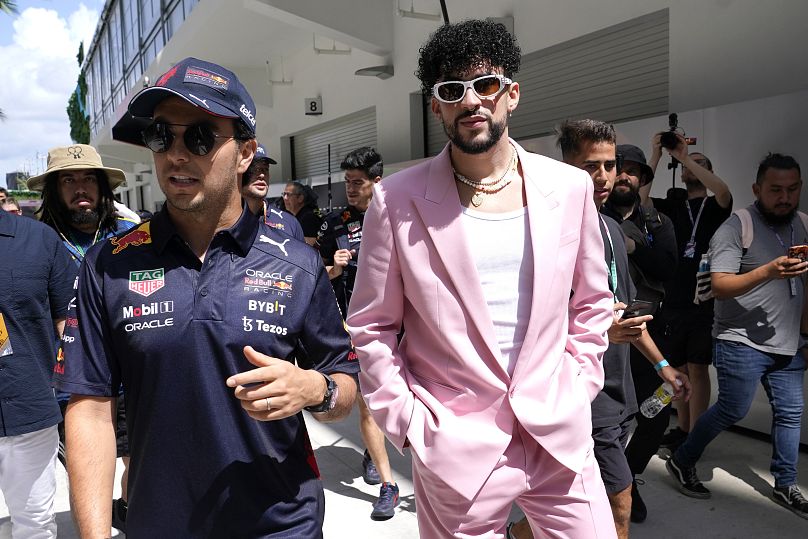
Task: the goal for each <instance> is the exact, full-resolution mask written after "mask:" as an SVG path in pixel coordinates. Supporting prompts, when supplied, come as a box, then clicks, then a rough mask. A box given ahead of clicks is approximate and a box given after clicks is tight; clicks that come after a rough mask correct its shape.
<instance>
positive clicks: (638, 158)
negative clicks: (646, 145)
mask: <svg viewBox="0 0 808 539" xmlns="http://www.w3.org/2000/svg"><path fill="white" fill-rule="evenodd" d="M617 154H618V155H620V157H621V158H622V159H623V162H624V163H625V162H626V161H632V162H634V163H639V165H640V168H641V169H642V171H643V178H642V179H640V185H645V184H647V183H650V182H651V180H653V179H654V171H653V169H652V168H651V167H649V166H648V163H646V162H645V154H644V153H643V151H642V150H641V149H639V148H638V147H636V146H634V145H633V144H618V145H617Z"/></svg>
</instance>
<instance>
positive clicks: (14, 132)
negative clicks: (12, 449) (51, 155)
mask: <svg viewBox="0 0 808 539" xmlns="http://www.w3.org/2000/svg"><path fill="white" fill-rule="evenodd" d="M16 4H17V13H16V14H11V15H8V14H6V13H3V12H0V74H2V75H0V76H2V79H3V82H2V84H0V109H2V110H3V112H4V113H5V115H6V120H5V121H0V186H5V181H6V173H7V172H13V171H17V170H27V171H29V172H31V173H33V174H36V173H38V172H43V171H44V167H45V156H47V153H48V149H49V148H52V147H55V146H65V145H68V144H70V143H71V140H70V122H69V121H68V119H67V112H66V111H65V109H66V108H67V101H68V99H70V94H72V93H73V91H74V90H75V89H76V81H77V79H78V75H79V66H78V63H77V62H76V54H77V53H78V49H79V43H80V42H81V41H84V46H85V51H86V49H87V47H88V46H89V44H90V41H91V40H92V38H93V33H94V32H95V26H96V24H97V23H98V17H99V15H100V13H101V10H102V9H103V7H104V0H82V1H81V2H76V1H72V0H71V1H68V0H40V1H26V0H17V2H16Z"/></svg>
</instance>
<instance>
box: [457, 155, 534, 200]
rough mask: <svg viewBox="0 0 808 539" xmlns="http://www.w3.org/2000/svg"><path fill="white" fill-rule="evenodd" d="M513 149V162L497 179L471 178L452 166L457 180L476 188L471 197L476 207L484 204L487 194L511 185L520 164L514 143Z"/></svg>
mask: <svg viewBox="0 0 808 539" xmlns="http://www.w3.org/2000/svg"><path fill="white" fill-rule="evenodd" d="M511 149H512V150H513V153H512V154H511V164H510V165H509V166H508V168H506V169H505V172H504V173H503V174H502V176H500V177H499V178H498V179H495V180H489V179H487V178H483V179H482V180H479V181H475V180H470V179H468V178H466V177H465V176H463V175H462V174H460V173H459V172H457V171H456V170H455V169H454V167H452V172H453V173H454V176H455V179H457V181H459V182H460V183H464V184H466V185H468V186H469V187H471V188H472V189H474V194H473V195H472V197H471V204H472V206H474V207H475V208H479V207H480V206H481V205H482V203H483V200H484V197H485V195H492V194H494V193H498V192H500V191H502V190H503V189H505V188H506V187H507V186H508V185H510V183H511V181H513V172H515V171H516V167H517V166H518V165H519V158H518V156H517V154H516V148H514V147H513V145H511Z"/></svg>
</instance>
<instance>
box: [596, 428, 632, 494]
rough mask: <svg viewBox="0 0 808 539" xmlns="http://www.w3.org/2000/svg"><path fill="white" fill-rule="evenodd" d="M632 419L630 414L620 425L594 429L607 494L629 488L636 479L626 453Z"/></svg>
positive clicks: (597, 456)
mask: <svg viewBox="0 0 808 539" xmlns="http://www.w3.org/2000/svg"><path fill="white" fill-rule="evenodd" d="M632 419H633V416H629V417H627V418H626V419H624V420H623V422H622V423H620V424H619V425H610V426H607V427H596V428H593V429H592V439H593V440H594V441H595V459H596V460H597V461H598V466H599V467H600V477H601V479H603V485H604V486H605V487H606V494H617V493H618V492H621V491H623V490H625V489H626V488H628V487H629V486H630V485H631V482H632V481H633V480H634V474H632V473H631V469H630V468H629V467H628V461H627V460H626V453H625V450H626V443H627V442H628V431H629V427H630V426H631V421H632Z"/></svg>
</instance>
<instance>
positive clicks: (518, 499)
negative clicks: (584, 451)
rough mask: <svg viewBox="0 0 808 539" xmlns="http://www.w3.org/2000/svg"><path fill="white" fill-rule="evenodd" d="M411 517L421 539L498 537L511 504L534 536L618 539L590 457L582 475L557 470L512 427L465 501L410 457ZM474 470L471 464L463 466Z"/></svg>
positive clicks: (530, 440)
mask: <svg viewBox="0 0 808 539" xmlns="http://www.w3.org/2000/svg"><path fill="white" fill-rule="evenodd" d="M412 463H413V464H412V467H413V474H412V475H413V484H414V487H415V500H416V514H417V516H418V528H419V531H420V536H421V538H422V539H443V538H448V537H453V538H464V539H465V538H486V539H502V538H504V537H505V527H506V525H507V519H508V515H509V513H510V511H511V504H512V503H516V504H517V505H518V506H519V507H520V508H521V509H522V510H523V511H524V513H525V515H527V518H528V520H529V522H530V527H531V528H532V530H533V536H534V537H535V538H536V539H539V538H546V537H552V538H559V539H561V538H563V539H590V538H591V539H595V538H597V539H601V538H608V539H613V538H616V537H617V534H616V532H615V528H614V520H613V519H612V511H611V508H610V506H609V500H608V498H607V497H606V490H605V488H604V487H603V481H602V480H601V478H600V470H599V469H598V464H597V462H596V461H595V457H594V454H593V453H592V451H591V450H590V451H589V454H588V455H587V458H586V464H585V466H584V469H583V472H582V473H581V474H576V473H575V472H573V471H571V470H570V469H568V468H565V467H564V466H562V465H561V464H560V463H559V462H558V461H557V460H555V459H554V458H553V457H551V456H550V454H549V453H547V452H546V451H545V450H544V449H543V448H542V447H541V446H540V445H539V444H538V443H537V442H536V440H534V439H533V437H532V436H530V435H529V434H528V433H527V432H525V431H524V430H523V429H522V428H521V427H517V429H516V431H515V432H514V436H513V439H512V441H511V443H510V445H508V447H507V449H506V450H505V453H504V454H503V455H502V458H501V459H500V460H499V462H498V463H497V466H496V467H495V468H494V471H492V472H491V475H490V476H489V477H488V479H487V480H486V482H485V484H484V485H483V487H482V488H481V489H480V492H479V493H478V494H477V496H476V497H475V498H474V499H473V500H471V501H468V500H466V499H464V498H463V497H462V496H460V495H459V494H457V492H455V491H454V490H452V489H451V488H450V487H449V486H448V485H446V483H444V482H443V481H442V480H441V479H440V477H439V476H438V475H436V474H435V473H433V472H431V471H430V470H427V469H426V468H425V467H424V465H423V463H422V462H421V461H420V460H419V459H418V457H417V456H416V455H415V454H413V458H412ZM468 464H469V466H473V465H474V463H473V462H469V463H468Z"/></svg>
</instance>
